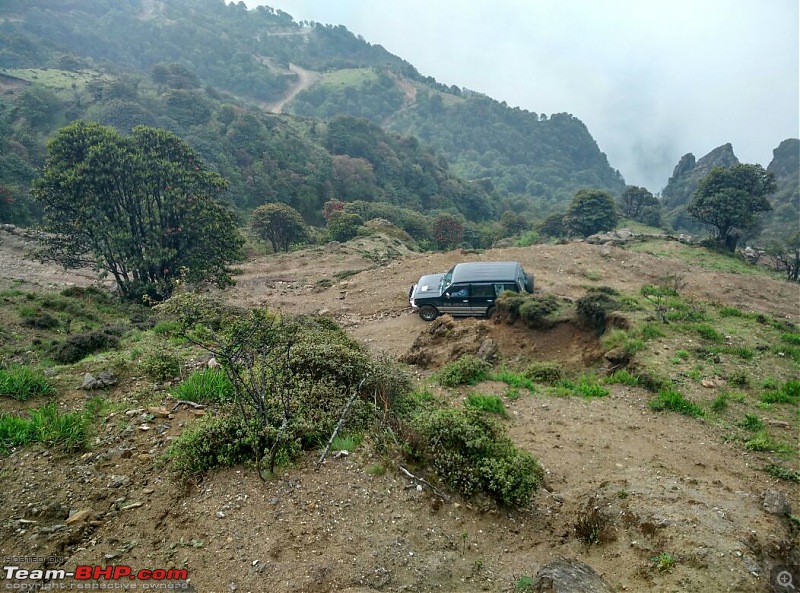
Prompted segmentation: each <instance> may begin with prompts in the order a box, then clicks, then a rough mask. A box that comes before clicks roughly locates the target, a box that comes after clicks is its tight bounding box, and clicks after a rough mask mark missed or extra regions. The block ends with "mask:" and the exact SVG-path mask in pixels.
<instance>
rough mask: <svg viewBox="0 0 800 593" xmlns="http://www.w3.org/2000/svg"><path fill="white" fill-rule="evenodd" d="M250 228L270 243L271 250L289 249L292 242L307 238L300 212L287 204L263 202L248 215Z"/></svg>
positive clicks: (303, 240)
mask: <svg viewBox="0 0 800 593" xmlns="http://www.w3.org/2000/svg"><path fill="white" fill-rule="evenodd" d="M250 228H251V229H253V233H254V234H255V235H256V236H257V237H258V238H259V239H261V240H262V241H269V242H270V243H272V250H273V251H275V252H276V253H277V252H278V251H289V247H290V246H291V245H292V243H303V242H305V241H307V240H308V231H307V230H306V225H305V223H303V217H302V216H300V213H299V212H298V211H297V210H295V209H294V208H292V207H291V206H289V205H288V204H282V203H280V202H276V203H273V204H264V205H263V206H259V207H258V208H256V209H255V210H253V214H251V215H250Z"/></svg>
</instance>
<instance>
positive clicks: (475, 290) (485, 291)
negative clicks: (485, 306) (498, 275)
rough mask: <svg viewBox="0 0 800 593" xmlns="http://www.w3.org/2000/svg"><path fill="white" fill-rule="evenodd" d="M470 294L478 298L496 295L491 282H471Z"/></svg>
mask: <svg viewBox="0 0 800 593" xmlns="http://www.w3.org/2000/svg"><path fill="white" fill-rule="evenodd" d="M471 290H472V296H473V297H478V298H494V297H495V296H496V294H495V291H494V287H493V286H492V285H491V284H472V285H471Z"/></svg>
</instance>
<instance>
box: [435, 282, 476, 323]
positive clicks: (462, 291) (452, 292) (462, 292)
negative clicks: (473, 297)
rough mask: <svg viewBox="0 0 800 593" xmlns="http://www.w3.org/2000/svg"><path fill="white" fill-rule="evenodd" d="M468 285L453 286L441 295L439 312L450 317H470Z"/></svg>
mask: <svg viewBox="0 0 800 593" xmlns="http://www.w3.org/2000/svg"><path fill="white" fill-rule="evenodd" d="M469 292H470V291H469V284H453V285H451V286H450V287H449V288H448V289H447V290H446V291H445V293H444V294H443V295H442V306H440V307H439V311H441V312H442V313H449V314H450V315H454V316H455V315H458V316H464V315H471V314H472V311H471V310H470V299H469Z"/></svg>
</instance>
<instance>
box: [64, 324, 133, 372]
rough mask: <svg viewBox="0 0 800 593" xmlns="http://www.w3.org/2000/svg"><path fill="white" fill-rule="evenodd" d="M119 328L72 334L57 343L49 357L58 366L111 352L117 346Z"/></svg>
mask: <svg viewBox="0 0 800 593" xmlns="http://www.w3.org/2000/svg"><path fill="white" fill-rule="evenodd" d="M119 334H120V328H118V327H106V328H104V329H103V330H99V331H91V332H84V333H79V334H72V335H70V336H68V337H67V339H66V340H64V341H63V342H59V343H57V344H56V345H55V346H54V347H53V348H52V350H51V352H50V356H51V357H52V358H53V360H54V361H56V362H58V363H60V364H73V363H75V362H78V361H79V360H83V359H84V358H86V357H87V356H89V355H90V354H96V353H98V352H105V351H106V350H113V349H115V348H117V347H118V346H119Z"/></svg>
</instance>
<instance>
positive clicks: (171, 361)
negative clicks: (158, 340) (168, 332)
mask: <svg viewBox="0 0 800 593" xmlns="http://www.w3.org/2000/svg"><path fill="white" fill-rule="evenodd" d="M139 366H140V367H141V369H142V370H143V371H144V373H145V375H147V377H148V378H150V379H151V380H153V381H167V380H169V379H173V378H174V377H177V376H179V375H180V373H181V368H182V367H183V361H182V360H181V357H180V356H178V354H177V353H176V352H174V351H172V350H170V349H169V348H166V347H165V346H164V345H162V346H160V347H151V348H150V349H149V350H148V351H147V352H146V353H145V354H144V355H143V356H142V359H141V360H140V361H139Z"/></svg>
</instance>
